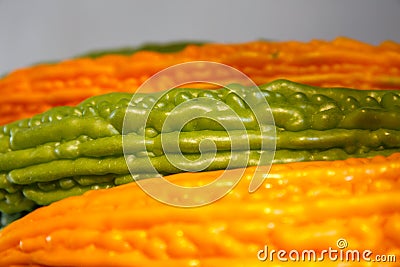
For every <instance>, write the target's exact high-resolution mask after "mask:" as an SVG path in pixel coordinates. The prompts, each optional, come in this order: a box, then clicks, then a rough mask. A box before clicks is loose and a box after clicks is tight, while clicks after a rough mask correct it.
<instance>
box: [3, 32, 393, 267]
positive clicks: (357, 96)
mask: <svg viewBox="0 0 400 267" xmlns="http://www.w3.org/2000/svg"><path fill="white" fill-rule="evenodd" d="M184 47H185V48H184V49H183V50H182V51H178V52H170V53H158V52H149V51H141V52H135V53H133V54H132V55H129V56H126V55H111V53H110V54H101V55H98V54H97V55H96V57H95V58H94V59H89V58H79V59H73V60H69V61H65V62H61V63H57V64H50V65H47V64H46V65H39V66H35V67H31V68H27V69H24V70H18V71H15V72H13V73H11V74H9V75H7V76H6V77H5V78H2V79H1V80H0V91H4V92H5V94H7V93H8V92H10V91H11V90H12V89H14V91H15V93H14V94H13V95H11V99H9V102H7V103H5V104H4V106H3V108H2V109H1V112H2V114H4V117H2V118H3V123H5V122H10V121H14V122H11V123H8V124H4V125H3V126H2V127H1V129H0V130H1V131H0V211H1V212H2V221H3V223H4V224H6V223H8V222H9V221H11V220H12V219H15V218H18V216H21V215H24V214H26V213H29V214H28V215H26V216H25V217H24V218H21V219H18V220H17V221H15V222H14V223H12V224H10V225H9V226H7V227H6V228H4V229H3V230H2V231H0V264H2V265H4V266H9V265H29V264H38V265H43V266H82V265H83V266H99V265H113V266H114V265H115V266H127V265H128V266H147V265H149V266H220V265H222V264H229V265H232V266H243V265H245V264H250V265H251V266H258V265H259V264H260V265H265V264H266V263H264V262H260V261H259V259H257V252H258V251H259V250H260V249H264V245H268V246H269V248H270V249H275V250H279V249H285V250H287V251H290V250H292V249H297V250H302V249H314V250H315V251H317V252H321V251H323V250H324V249H328V248H329V247H334V246H336V241H337V240H339V239H340V238H345V239H346V240H345V241H346V242H348V244H349V248H351V249H359V250H363V249H369V250H372V251H373V253H374V254H385V255H388V254H393V255H396V254H397V255H398V253H399V252H400V239H399V238H398V236H400V224H399V219H400V202H399V201H398V200H397V199H398V197H397V195H398V194H399V193H400V184H399V181H400V153H399V152H400V91H397V90H395V89H398V88H400V82H399V81H400V80H399V79H400V45H398V44H395V43H392V42H385V43H382V44H381V45H379V46H371V45H367V44H362V43H360V42H357V41H354V40H350V39H346V38H338V39H336V40H334V41H332V42H325V41H312V42H309V43H299V42H266V41H257V42H252V43H246V44H236V45H223V44H204V45H184ZM191 60H210V61H218V62H222V63H225V64H228V65H230V66H232V67H235V68H238V69H239V70H241V71H243V72H245V73H246V74H247V75H249V76H250V77H251V78H252V79H253V80H254V81H255V82H256V83H257V84H258V85H259V89H260V90H261V92H262V97H263V98H265V99H266V100H267V102H268V103H269V105H270V107H271V112H272V115H273V118H274V122H275V125H273V126H271V125H261V126H260V125H257V123H256V121H255V116H254V113H253V111H252V110H251V109H250V108H249V107H248V106H247V105H246V102H245V101H243V100H242V99H240V97H238V96H237V95H235V94H233V93H232V91H230V90H228V89H227V88H221V89H216V90H205V89H209V88H203V89H199V88H176V89H173V90H172V91H170V92H168V94H166V95H165V96H164V97H162V98H160V99H159V100H158V102H157V103H154V101H155V99H156V98H157V97H156V96H157V93H149V94H144V95H140V97H139V98H137V99H138V100H137V101H136V102H133V103H130V101H131V98H132V94H131V93H124V92H115V91H127V92H128V91H130V92H132V91H134V90H135V89H136V88H137V87H138V86H139V85H140V83H142V82H143V81H144V80H145V79H147V78H148V77H150V76H151V75H153V74H154V73H156V72H157V71H159V70H161V69H163V68H165V67H168V66H171V65H173V64H176V63H181V62H186V61H191ZM277 78H286V79H291V80H294V81H296V82H303V83H307V84H308V85H304V84H299V83H296V82H292V81H289V80H275V79H277ZM272 80H275V81H272ZM311 84H312V85H320V86H325V87H324V88H322V87H316V86H311ZM235 86H236V89H237V90H240V91H241V92H242V95H246V92H250V91H251V90H250V88H249V87H245V86H241V85H235ZM326 86H347V87H352V88H358V89H349V88H347V89H346V88H327V87H326ZM359 89H365V90H359ZM367 89H368V90H367ZM371 89H375V90H371ZM380 89H386V90H380ZM389 89H392V90H389ZM28 92H30V93H32V98H29V97H28V98H27V93H28ZM108 92H114V93H109V94H102V93H108ZM99 94H101V95H99ZM94 95H96V96H94ZM23 96H24V97H23ZM90 96H92V97H90ZM87 97H90V98H87ZM249 97H251V95H249ZM86 98H87V99H86ZM200 98H208V99H214V100H218V101H221V102H223V103H225V104H226V105H227V106H228V107H230V108H231V109H232V110H233V111H234V112H235V113H236V114H238V116H239V118H240V120H241V121H242V122H243V125H244V127H245V129H244V130H239V129H236V128H235V126H234V125H235V124H234V123H230V121H229V120H230V117H229V116H228V115H229V114H228V113H227V114H225V113H224V110H221V109H220V113H219V116H220V117H224V114H225V115H226V116H225V122H226V123H227V125H233V126H232V127H233V128H232V129H222V128H221V125H219V124H218V123H213V122H212V121H207V120H204V119H203V118H201V119H197V120H196V119H194V120H192V121H191V122H190V123H189V124H187V125H185V127H183V128H182V129H178V128H177V129H169V130H168V131H166V132H163V129H162V126H163V123H164V122H165V120H166V118H167V117H168V115H169V114H173V113H172V110H173V109H174V107H176V106H177V105H179V104H180V103H182V102H184V101H187V100H193V99H200ZM82 100H84V101H83V102H82ZM78 102H80V103H79V104H78ZM153 104H154V110H153V111H152V112H150V113H149V117H148V120H147V124H146V126H145V127H144V129H134V128H135V127H132V129H133V130H131V131H130V132H129V133H128V134H127V133H126V132H125V133H124V131H123V128H122V125H123V123H124V115H125V113H126V110H127V108H128V107H129V108H133V111H132V110H130V112H133V113H134V114H143V112H144V111H145V110H146V108H148V107H149V106H151V105H153ZM8 105H14V106H16V107H19V108H18V109H17V112H14V113H11V112H9V109H8V108H7V107H8ZM58 105H62V106H59V107H54V106H58ZM66 105H69V106H66ZM51 107H53V108H51ZM202 108H203V109H205V108H207V109H210V108H212V107H209V106H207V107H201V105H200V104H198V105H194V106H193V107H192V108H187V109H185V110H184V111H183V112H186V113H188V114H189V113H193V112H196V110H198V109H202ZM45 110H47V111H45ZM40 112H42V113H40ZM36 113H37V115H34V116H33V117H31V118H25V119H24V117H26V116H31V115H33V114H36ZM172 116H176V117H174V118H172V120H173V121H179V120H180V118H181V117H185V114H182V113H179V114H175V115H172ZM17 119H20V120H17ZM268 127H270V128H268ZM261 129H263V130H265V129H270V131H271V133H272V132H273V133H274V134H276V137H275V136H274V137H273V138H274V142H276V152H275V157H274V159H273V165H272V168H271V171H270V173H266V174H265V177H266V179H265V181H264V183H263V184H262V186H261V188H260V189H259V190H258V191H256V192H255V193H252V194H249V193H248V191H247V188H248V184H249V181H250V179H251V177H252V174H253V172H254V171H255V167H252V166H256V165H260V164H261V165H262V164H263V162H260V155H261V154H263V153H268V152H271V151H272V150H273V149H274V148H275V147H267V148H264V147H263V146H262V145H261V143H262V141H265V140H262V139H263V135H262V134H261V132H260V131H261ZM177 130H182V132H181V133H180V135H179V139H178V142H179V148H180V150H181V152H182V153H183V154H184V155H185V156H186V157H187V158H188V159H190V160H196V159H198V158H199V157H200V150H199V147H200V143H201V141H202V140H203V139H210V140H212V141H213V142H214V144H215V148H216V150H217V153H216V154H215V155H214V154H212V155H210V157H212V160H211V164H210V165H208V167H207V168H206V169H204V170H203V171H202V172H199V173H185V172H184V173H181V172H183V170H181V169H179V168H177V167H176V166H174V165H173V164H171V163H170V162H169V161H168V159H167V158H166V154H167V153H171V151H165V150H164V149H165V147H169V146H168V144H167V145H166V146H163V147H162V146H161V141H160V140H161V138H162V136H164V137H165V135H168V134H170V133H171V132H174V131H177ZM141 131H142V132H141ZM227 131H228V132H229V134H228V132H227ZM267 131H268V130H267ZM124 134H125V135H124ZM141 134H143V135H144V136H145V137H146V142H145V150H143V149H141V146H140V144H141ZM243 136H248V138H249V144H250V150H249V151H242V150H240V149H239V150H234V151H231V144H232V142H233V139H235V140H239V142H240V141H243V140H241V139H242V138H243ZM267 136H269V137H270V138H272V137H271V136H272V135H267ZM123 138H125V141H127V142H128V143H129V150H130V154H132V157H130V158H129V159H127V161H125V160H126V159H125V157H124V155H123V152H124V148H123V142H122V139H123ZM166 140H168V138H167V139H166ZM267 141H271V140H267ZM163 145H165V144H163ZM263 149H265V150H263ZM174 152H176V151H172V153H174ZM202 152H204V151H202ZM203 156H205V157H206V158H207V153H205V154H204V155H203ZM243 156H248V157H249V160H248V161H241V160H238V162H246V164H245V165H240V164H238V165H234V166H235V167H236V168H246V169H245V174H244V175H243V179H242V180H241V181H240V182H239V184H238V186H237V187H235V189H234V190H233V191H232V192H231V193H230V194H228V195H227V196H226V197H224V198H223V199H221V200H219V201H217V202H215V203H213V204H211V205H208V206H204V207H200V208H195V209H183V208H176V207H172V206H168V205H164V204H162V203H160V202H157V201H156V200H154V199H151V198H150V197H149V196H148V195H146V194H145V193H144V192H142V191H141V189H140V188H139V187H138V186H137V185H136V184H135V183H134V179H160V178H151V177H152V176H154V175H153V174H151V173H148V172H147V169H146V167H145V164H143V160H144V159H147V158H148V159H150V161H151V163H152V164H153V166H154V167H155V168H156V170H157V171H158V172H159V173H160V174H161V175H163V176H164V177H165V178H166V179H168V180H170V181H172V182H174V183H177V184H181V185H185V186H198V185H204V184H207V183H209V182H211V181H213V180H214V179H216V178H217V177H218V176H219V175H220V174H221V172H222V171H223V170H224V169H225V168H226V167H227V166H228V162H229V160H230V159H240V158H241V157H243ZM206 160H208V159H206ZM128 166H129V167H130V168H131V169H132V168H133V169H134V170H135V173H134V175H131V174H130V173H129V168H128ZM178 173H180V174H178ZM122 184H126V185H122ZM116 185H119V186H117V187H115V186H116ZM111 187H115V188H111ZM94 189H96V190H94ZM160 190H161V189H160ZM86 191H90V192H87V193H85V194H84V195H83V196H79V195H81V194H83V193H84V192H86ZM170 197H171V198H173V197H174V196H170ZM53 202H54V203H53ZM50 203H53V204H51V205H50V206H48V207H42V208H39V209H37V210H35V211H33V212H31V211H32V210H34V209H36V208H37V207H39V206H43V205H49V204H50ZM39 225H40V227H37V226H39ZM66 255H68V256H66ZM326 261H328V262H324V264H325V265H326V266H331V265H329V264H332V266H339V264H342V263H343V262H329V260H328V259H326ZM272 264H276V265H272ZM279 264H281V263H279V262H271V265H270V266H281V265H279ZM303 264H305V266H314V265H312V264H315V262H314V263H313V262H308V263H303ZM363 264H364V263H362V264H361V265H360V266H367V265H363ZM366 264H367V263H366ZM389 264H391V263H389ZM385 266H386V265H385ZM393 266H395V265H393Z"/></svg>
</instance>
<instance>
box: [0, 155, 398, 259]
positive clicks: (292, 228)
mask: <svg viewBox="0 0 400 267" xmlns="http://www.w3.org/2000/svg"><path fill="white" fill-rule="evenodd" d="M222 172H223V171H214V172H200V173H184V174H177V175H172V176H169V177H166V178H167V179H168V180H169V181H171V182H174V183H176V184H180V185H184V186H199V185H203V184H206V183H209V182H211V181H213V180H214V179H216V178H217V177H218V176H219V175H220V174H221V173H222ZM253 172H254V168H253V167H249V168H247V169H246V171H245V173H244V175H243V177H242V180H241V181H240V182H239V184H238V185H237V186H236V187H235V188H234V189H233V191H231V192H230V193H229V194H228V195H227V196H225V197H224V198H222V199H220V200H218V201H216V202H215V203H212V204H210V205H207V206H203V207H200V208H193V209H187V208H176V207H172V206H168V205H165V204H162V203H160V202H158V201H156V200H154V199H152V198H150V197H149V196H148V195H146V194H145V193H144V192H143V191H141V189H140V188H139V187H138V186H137V184H135V183H131V184H127V185H123V186H120V187H115V188H112V189H107V190H98V191H90V192H87V193H85V194H84V195H82V196H77V197H70V198H67V199H64V200H61V201H58V202H55V203H53V204H51V205H50V206H47V207H43V208H40V209H38V210H35V211H34V212H32V213H30V214H28V215H27V216H26V217H24V218H22V219H20V220H18V221H16V222H14V223H12V224H10V225H9V226H7V227H6V228H4V229H3V230H2V231H1V232H0V265H1V266H11V265H14V266H26V265H30V266H111V265H112V266H224V265H229V266H276V267H277V266H321V264H323V266H396V263H393V262H387V263H385V264H383V263H381V264H380V263H375V265H371V262H366V261H363V260H362V259H361V260H360V262H357V261H355V262H345V261H340V260H337V261H330V260H329V259H328V257H325V259H324V261H323V262H315V261H312V260H311V261H300V262H297V263H296V264H294V263H295V262H293V261H292V262H291V261H289V262H286V263H283V262H280V261H278V260H277V258H275V259H274V260H273V261H269V260H268V259H267V261H266V262H262V261H260V260H259V259H258V258H257V254H258V252H259V251H260V250H261V249H264V248H265V245H267V246H268V248H269V249H270V250H285V251H290V250H298V251H300V252H301V251H302V250H311V249H312V250H314V251H316V253H317V255H320V254H318V253H321V252H322V251H323V250H325V249H328V248H329V247H331V248H333V249H337V250H340V249H338V247H337V245H336V242H337V241H338V240H339V239H341V238H344V239H345V240H346V241H347V244H348V249H352V250H359V251H361V252H362V251H363V250H366V249H368V250H371V251H372V255H369V256H368V257H370V259H375V257H376V256H377V255H395V256H396V255H397V257H399V253H400V238H399V237H400V223H399V222H400V199H399V198H398V195H399V193H400V183H399V181H400V153H396V154H393V155H391V156H389V157H383V156H377V157H374V158H371V159H365V158H362V159H348V160H344V161H326V162H301V163H289V164H282V165H279V164H276V165H273V166H272V169H271V171H270V173H269V174H268V177H267V178H266V179H265V181H264V183H263V185H262V187H261V188H260V189H259V190H258V191H256V192H255V193H252V194H249V193H248V191H247V190H248V184H249V180H250V179H251V176H252V174H253ZM222 186H223V185H222ZM160 190H161V189H160ZM170 197H171V198H173V197H174V196H173V195H171V196H170ZM275 256H276V255H275ZM391 259H393V258H391Z"/></svg>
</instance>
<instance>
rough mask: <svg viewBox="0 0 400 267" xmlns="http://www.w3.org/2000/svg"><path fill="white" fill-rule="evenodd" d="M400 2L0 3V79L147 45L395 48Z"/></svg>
mask: <svg viewBox="0 0 400 267" xmlns="http://www.w3.org/2000/svg"><path fill="white" fill-rule="evenodd" d="M399 14H400V1H399V0H385V1H378V0H349V1H345V0H342V1H330V0H281V1H274V0H264V1H263V0H250V1H232V0H202V1H184V0H169V1H156V0H147V1H144V0H143V1H136V0H133V1H128V0H126V1H123V0H116V1H111V0H110V1H106V0H82V1H67V0H59V1H54V0H36V1H21V0H20V1H15V0H0V74H3V73H6V72H9V71H11V70H13V69H16V68H20V67H24V66H28V65H30V64H33V63H37V62H41V61H52V60H59V59H64V58H68V57H72V56H76V55H78V54H82V53H85V52H87V51H90V50H97V49H107V48H116V47H126V46H137V45H140V44H143V43H148V42H169V41H177V40H200V41H213V42H224V43H227V42H229V43H232V42H246V41H251V40H256V39H271V40H300V41H309V40H311V39H325V40H332V39H334V38H335V37H337V36H347V37H351V38H355V39H358V40H360V41H364V42H368V43H372V44H378V43H380V42H382V41H384V40H393V41H397V42H400V15H399Z"/></svg>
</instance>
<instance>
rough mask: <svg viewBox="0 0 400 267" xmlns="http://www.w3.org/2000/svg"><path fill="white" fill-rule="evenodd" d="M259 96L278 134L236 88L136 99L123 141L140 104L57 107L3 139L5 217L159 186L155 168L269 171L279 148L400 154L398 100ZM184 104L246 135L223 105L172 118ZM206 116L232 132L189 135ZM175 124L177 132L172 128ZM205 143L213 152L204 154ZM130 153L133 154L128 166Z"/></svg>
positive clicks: (114, 97) (327, 93)
mask: <svg viewBox="0 0 400 267" xmlns="http://www.w3.org/2000/svg"><path fill="white" fill-rule="evenodd" d="M233 86H234V85H231V88H233ZM235 88H237V90H239V91H237V92H242V93H243V94H244V95H246V92H250V91H251V90H250V89H251V88H247V87H242V86H240V85H235ZM260 89H261V92H262V97H265V99H266V100H267V101H268V102H269V104H270V106H271V112H272V115H273V117H274V120H275V125H272V124H270V123H268V122H267V124H265V125H258V123H257V121H256V120H255V116H254V112H256V111H253V110H251V109H250V108H249V107H248V106H247V104H245V103H244V101H243V100H241V99H240V98H239V97H237V96H235V95H234V94H235V93H233V91H232V90H230V89H228V88H222V89H218V90H214V91H206V90H200V89H190V88H177V89H174V90H172V91H169V92H168V93H167V94H166V95H164V96H162V97H161V98H160V99H159V102H157V103H155V101H156V100H155V99H156V98H157V97H160V93H156V94H142V95H138V94H136V95H135V98H134V99H133V102H132V103H131V105H130V108H129V110H128V113H129V114H134V115H135V116H134V121H133V122H130V123H128V124H126V127H127V128H128V129H129V130H128V131H127V132H125V133H124V136H123V135H122V134H123V131H122V125H123V120H124V115H125V113H126V111H127V106H128V103H129V101H130V100H131V97H132V95H131V94H127V93H113V94H106V95H101V96H96V97H93V98H89V99H87V100H85V101H84V102H82V103H81V104H79V105H78V106H76V107H57V108H55V109H53V110H50V111H48V112H45V113H43V114H40V115H36V116H34V117H33V118H31V119H25V120H21V121H16V122H14V123H12V124H9V125H5V126H3V127H2V128H1V130H2V136H0V143H1V144H2V146H1V147H0V149H1V150H0V151H1V153H0V190H1V191H0V193H1V194H0V211H1V212H3V213H7V214H14V213H18V212H25V211H30V210H32V209H34V208H35V207H37V206H41V205H48V204H50V203H52V202H54V201H57V200H60V199H62V198H65V197H68V196H72V195H79V194H82V193H83V192H85V191H88V190H92V189H99V188H110V187H113V186H115V185H120V184H124V183H128V182H132V181H133V178H134V179H145V178H148V177H153V176H154V173H153V172H152V169H150V168H149V165H148V164H146V162H148V161H150V162H151V164H152V166H153V167H154V168H155V169H156V170H157V171H158V173H159V175H170V174H175V173H179V172H183V171H187V170H198V169H201V170H203V171H207V170H220V169H225V168H228V167H229V168H240V167H246V166H254V165H259V164H261V165H262V164H265V163H264V162H260V161H261V160H262V157H263V156H264V155H270V154H271V153H273V152H272V151H273V150H274V149H275V145H274V142H273V141H276V152H275V157H274V159H273V163H289V162H298V161H320V160H340V159H347V158H356V157H364V158H365V157H373V156H376V155H384V156H388V155H390V154H393V153H395V152H399V151H400V124H399V122H400V110H399V109H400V97H399V95H400V93H399V91H395V90H393V91H383V90H353V89H345V88H316V87H311V86H305V85H301V84H298V83H293V82H290V81H287V80H277V81H274V82H272V83H270V84H267V85H263V86H260ZM246 97H247V98H248V99H250V98H252V97H253V98H254V95H252V94H250V93H247V95H246ZM246 97H245V98H246ZM182 98H187V99H194V100H196V99H197V100H199V99H204V98H206V99H213V100H219V101H220V102H219V103H224V105H226V106H227V107H230V108H231V109H232V110H233V111H234V113H235V114H237V115H238V118H239V119H240V122H243V125H244V127H245V128H244V129H240V128H236V127H237V118H233V117H232V116H231V115H230V113H229V112H228V111H229V109H227V108H221V105H219V104H215V105H214V106H213V105H209V104H208V102H207V104H202V103H203V102H201V101H195V102H190V103H191V106H190V107H187V108H184V109H180V110H179V111H177V112H173V110H174V108H175V107H176V106H177V105H179V104H180V99H182ZM149 103H153V104H154V105H155V106H154V109H152V110H151V112H150V113H149V117H148V119H147V122H146V124H145V125H142V126H141V125H140V123H138V122H139V121H141V119H142V117H143V116H144V115H145V113H144V111H146V110H149ZM199 110H208V111H209V113H210V114H211V113H212V112H215V114H217V118H219V119H220V120H221V121H224V124H225V127H226V128H224V127H222V126H221V125H220V124H218V123H216V122H215V121H213V120H211V119H205V118H201V117H199V118H195V119H193V120H190V122H189V123H187V124H185V125H184V127H183V128H182V129H181V125H180V122H181V121H182V120H185V118H187V116H188V115H190V114H193V113H194V114H197V112H198V111H199ZM258 112H259V111H258ZM261 115H262V116H267V110H261ZM167 117H168V118H169V119H170V120H171V121H172V122H173V123H172V124H170V125H169V126H167V128H163V125H164V123H165V121H166V118H167ZM164 126H165V125H164ZM165 127H166V126H165ZM261 128H262V129H263V134H261V131H260V130H261ZM181 130H182V131H181ZM180 131H181V132H180ZM178 132H180V134H179V136H177V138H174V136H176V133H178ZM275 133H276V136H275ZM144 137H145V139H144ZM122 138H124V144H125V148H123V142H122ZM204 139H209V140H211V141H213V143H214V146H201V142H202V140H204ZM175 142H177V144H178V146H174V145H175ZM234 143H235V144H236V146H235V147H234V148H233V146H232V144H234ZM247 143H248V145H249V147H248V148H247V147H246V144H247ZM262 143H264V144H269V145H266V146H262V145H261V144H262ZM124 149H125V151H126V152H127V155H129V156H127V158H126V159H125V158H124V154H123V151H124ZM179 152H182V153H183V155H184V156H185V157H186V158H187V160H188V162H187V163H186V166H185V168H182V167H179V166H180V165H176V164H174V163H178V164H179V163H182V162H183V159H181V158H178V159H177V161H176V162H173V161H171V158H168V157H175V158H176V157H177V154H178V153H179ZM214 152H215V153H214ZM128 166H129V167H130V168H131V170H133V172H134V173H133V174H134V177H133V178H132V177H131V176H130V173H129V169H128ZM202 166H204V167H202Z"/></svg>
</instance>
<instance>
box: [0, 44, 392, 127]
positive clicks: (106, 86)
mask: <svg viewBox="0 0 400 267" xmlns="http://www.w3.org/2000/svg"><path fill="white" fill-rule="evenodd" d="M399 47H400V45H399V44H397V43H394V42H389V41H388V42H383V43H381V44H380V45H377V46H373V45H369V44H365V43H361V42H358V41H355V40H352V39H348V38H343V37H342V38H337V39H335V40H333V41H330V42H327V41H320V40H313V41H310V42H294V41H284V42H271V41H254V42H248V43H242V44H205V45H202V46H198V45H189V46H186V48H184V49H183V50H182V51H179V52H173V53H157V52H151V51H139V52H136V53H134V54H133V55H115V54H112V55H111V54H110V55H107V54H105V55H103V56H101V57H98V58H95V59H90V58H77V59H69V60H66V61H63V62H60V63H53V64H41V65H37V66H33V67H29V68H24V69H20V70H17V71H14V72H12V73H10V74H9V75H7V76H5V77H4V78H2V79H0V92H1V93H2V94H3V95H6V96H7V97H4V98H2V99H0V125H3V124H6V123H8V122H11V121H14V120H17V119H21V118H26V117H31V116H33V115H34V114H37V113H41V112H43V111H45V110H48V109H49V108H50V107H54V106H60V105H75V104H77V103H79V102H81V101H82V100H84V99H86V98H88V97H90V96H93V95H98V94H103V93H108V92H115V91H124V92H133V91H134V90H135V89H136V88H138V87H139V86H140V85H141V84H142V83H143V82H144V81H145V80H147V79H148V78H149V77H150V76H152V75H153V74H155V73H157V72H158V71H160V70H162V69H164V68H166V67H169V66H172V65H175V64H178V63H182V62H187V61H194V60H206V61H215V62H220V63H224V64H227V65H229V66H232V67H234V68H237V69H238V70H240V71H242V72H244V73H245V74H247V75H248V76H249V77H250V78H252V79H253V80H254V82H255V83H256V84H264V83H268V82H270V81H272V80H276V79H281V78H284V79H288V80H291V81H295V82H300V83H305V84H309V85H316V86H324V87H333V86H341V87H355V88H359V89H394V88H400V48H399Z"/></svg>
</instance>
